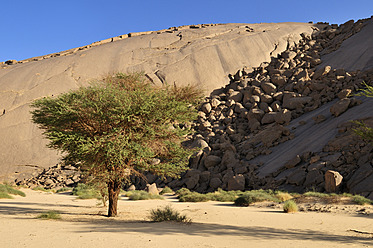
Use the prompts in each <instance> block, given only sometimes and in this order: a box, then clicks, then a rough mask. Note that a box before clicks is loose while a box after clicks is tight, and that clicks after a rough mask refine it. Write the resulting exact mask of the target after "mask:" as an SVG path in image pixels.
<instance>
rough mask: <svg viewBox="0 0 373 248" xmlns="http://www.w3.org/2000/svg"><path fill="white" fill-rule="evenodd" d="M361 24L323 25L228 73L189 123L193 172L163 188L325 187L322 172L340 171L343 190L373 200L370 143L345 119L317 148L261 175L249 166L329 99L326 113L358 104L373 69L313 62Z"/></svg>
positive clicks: (321, 117) (319, 117) (335, 113)
mask: <svg viewBox="0 0 373 248" xmlns="http://www.w3.org/2000/svg"><path fill="white" fill-rule="evenodd" d="M363 26H364V21H359V22H356V23H353V22H351V21H350V22H347V23H345V24H342V25H340V26H337V25H331V26H326V27H325V28H324V30H318V31H316V32H314V34H313V35H312V36H309V35H306V34H304V35H302V39H301V40H300V41H299V43H297V44H294V45H293V46H291V47H289V48H288V49H287V50H286V51H284V52H283V53H282V54H280V55H279V56H277V58H272V61H271V62H270V63H268V64H263V65H262V66H260V67H258V68H254V70H253V71H252V72H246V71H245V70H239V71H238V72H237V73H235V74H234V75H229V78H230V83H229V84H228V85H227V86H226V87H224V88H221V89H217V90H215V91H214V92H212V93H211V95H210V97H207V98H206V99H205V101H204V102H203V103H202V104H201V106H200V109H199V116H198V121H197V122H196V123H195V124H194V128H195V130H196V132H197V135H195V137H194V140H195V142H194V144H195V145H194V146H195V147H199V148H200V151H199V152H198V153H197V154H195V156H194V157H193V158H191V160H190V168H191V169H190V170H189V171H188V172H187V173H185V175H183V177H182V180H174V181H172V182H170V183H168V186H170V187H173V188H178V187H187V188H189V189H192V190H196V191H199V192H207V191H214V190H216V189H217V188H222V189H224V190H244V189H256V188H278V189H284V190H290V191H305V190H311V189H313V190H319V191H324V189H325V173H326V172H327V171H328V170H337V171H338V172H339V173H340V174H341V175H342V176H343V178H344V179H343V184H342V188H341V190H343V191H347V192H351V193H359V194H363V195H365V196H368V197H370V198H373V185H372V183H371V182H373V180H372V178H371V177H372V176H373V174H372V171H373V168H372V164H373V160H372V159H373V152H372V151H373V150H372V145H371V144H369V143H366V142H364V141H363V140H361V139H360V138H359V137H358V136H356V135H355V134H353V133H352V132H351V125H352V123H350V122H347V123H344V124H342V125H341V126H340V127H339V129H338V132H339V134H338V135H337V136H336V137H335V139H333V140H331V141H330V142H329V143H328V144H327V145H326V146H325V147H324V148H322V147H320V149H319V150H320V152H311V151H304V153H302V154H298V155H296V156H295V157H293V158H289V160H288V161H284V166H283V167H282V168H280V169H279V170H277V171H275V172H274V173H272V174H270V175H268V176H266V177H260V176H258V174H259V168H260V167H261V166H263V164H260V163H259V164H258V163H253V161H255V160H253V159H254V158H256V157H258V156H261V155H268V154H270V153H271V152H272V149H271V148H273V147H275V146H277V145H279V144H280V143H283V142H286V141H288V140H291V139H294V137H295V134H294V133H293V132H292V129H291V128H289V123H290V122H291V121H292V120H294V119H296V118H298V117H300V116H302V115H303V114H305V113H308V112H312V111H315V110H318V109H319V108H320V107H321V106H324V105H326V104H327V103H328V102H331V101H333V103H332V104H331V107H330V113H331V114H332V115H333V116H332V117H330V118H335V117H338V116H340V115H342V114H343V113H344V112H345V111H346V110H348V109H349V108H352V107H354V106H357V105H359V104H360V103H361V99H357V98H355V97H351V96H353V93H355V92H356V91H357V90H359V89H361V88H362V87H363V86H362V82H371V81H373V70H370V71H364V72H360V71H357V72H347V71H345V70H344V69H342V68H338V69H333V68H332V67H331V66H322V67H318V65H320V64H321V63H322V61H321V54H325V53H327V52H330V51H333V50H335V49H337V48H338V46H340V44H341V43H342V42H343V40H345V39H347V38H348V37H350V36H351V35H353V34H354V33H356V32H358V31H359V30H360V29H361V28H362V27H363ZM326 118H327V117H326V116H324V115H316V116H314V117H313V120H314V122H315V123H321V122H323V121H325V119H326ZM302 124H303V123H300V125H302Z"/></svg>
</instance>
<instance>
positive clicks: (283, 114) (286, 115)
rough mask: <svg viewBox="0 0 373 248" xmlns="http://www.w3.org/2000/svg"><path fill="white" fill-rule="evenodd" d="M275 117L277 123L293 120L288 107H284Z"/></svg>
mask: <svg viewBox="0 0 373 248" xmlns="http://www.w3.org/2000/svg"><path fill="white" fill-rule="evenodd" d="M274 117H275V121H276V123H278V124H287V123H289V122H290V121H291V111H290V110H288V109H282V110H281V111H280V112H278V113H277V114H276V115H275V116H274Z"/></svg>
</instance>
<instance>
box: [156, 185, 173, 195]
mask: <svg viewBox="0 0 373 248" xmlns="http://www.w3.org/2000/svg"><path fill="white" fill-rule="evenodd" d="M173 193H174V191H173V190H172V189H171V188H169V187H167V186H166V187H165V188H164V189H162V191H161V192H160V193H159V194H161V195H164V194H173Z"/></svg>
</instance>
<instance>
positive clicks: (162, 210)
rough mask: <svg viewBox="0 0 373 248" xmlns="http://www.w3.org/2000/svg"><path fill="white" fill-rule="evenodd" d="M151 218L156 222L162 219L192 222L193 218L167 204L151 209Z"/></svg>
mask: <svg viewBox="0 0 373 248" xmlns="http://www.w3.org/2000/svg"><path fill="white" fill-rule="evenodd" d="M149 219H150V220H151V221H154V222H162V221H176V222H183V223H191V221H192V220H191V219H190V218H188V217H187V216H186V215H182V214H180V213H179V212H178V211H176V210H175V209H173V208H172V207H171V206H169V205H167V206H165V207H159V208H157V209H152V210H151V211H150V215H149Z"/></svg>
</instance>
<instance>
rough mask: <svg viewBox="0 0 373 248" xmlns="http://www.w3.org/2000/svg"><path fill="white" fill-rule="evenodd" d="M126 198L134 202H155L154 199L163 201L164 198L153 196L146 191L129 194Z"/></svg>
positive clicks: (130, 192)
mask: <svg viewBox="0 0 373 248" xmlns="http://www.w3.org/2000/svg"><path fill="white" fill-rule="evenodd" d="M126 196H128V198H129V199H130V200H132V201H138V200H154V199H160V200H163V197H162V196H160V195H153V194H149V193H148V192H146V191H143V190H133V191H129V192H127V194H126Z"/></svg>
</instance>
